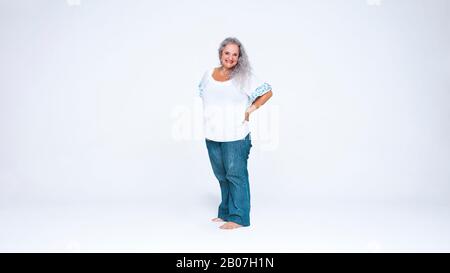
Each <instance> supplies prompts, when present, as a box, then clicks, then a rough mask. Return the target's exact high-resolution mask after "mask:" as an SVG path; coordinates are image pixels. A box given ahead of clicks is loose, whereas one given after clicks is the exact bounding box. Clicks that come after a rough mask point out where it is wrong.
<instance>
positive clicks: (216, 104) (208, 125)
mask: <svg viewBox="0 0 450 273" xmlns="http://www.w3.org/2000/svg"><path fill="white" fill-rule="evenodd" d="M213 72H214V68H212V69H209V70H207V71H206V72H205V73H204V75H203V77H202V79H201V81H200V83H199V85H198V91H199V96H200V97H201V98H202V100H203V125H204V126H203V130H204V134H205V138H207V139H209V140H213V141H218V142H228V141H235V140H240V139H243V138H245V137H246V136H247V134H248V133H249V132H250V129H249V125H248V122H247V121H245V110H246V109H247V107H248V106H250V105H251V104H252V103H253V101H254V100H256V98H258V97H259V96H261V95H263V94H265V93H267V92H269V91H270V90H272V87H271V86H270V85H269V84H268V83H266V82H263V81H261V80H259V79H258V78H257V77H256V76H255V75H253V74H251V77H250V79H249V84H248V85H247V88H245V89H244V90H241V89H239V88H237V87H236V86H235V84H234V82H233V80H228V81H217V80H215V79H214V78H213V77H212V74H213Z"/></svg>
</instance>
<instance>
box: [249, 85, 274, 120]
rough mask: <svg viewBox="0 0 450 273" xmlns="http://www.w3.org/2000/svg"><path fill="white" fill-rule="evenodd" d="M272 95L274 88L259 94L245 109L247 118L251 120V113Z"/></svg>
mask: <svg viewBox="0 0 450 273" xmlns="http://www.w3.org/2000/svg"><path fill="white" fill-rule="evenodd" d="M271 97H272V90H270V91H268V92H266V93H265V94H264V95H261V96H259V97H258V98H257V99H256V100H255V101H254V102H253V103H252V105H250V106H249V107H248V108H247V110H246V111H245V120H246V121H249V119H250V114H251V113H252V112H254V111H255V110H256V109H258V108H259V107H261V106H262V105H263V104H264V103H266V102H267V101H268V100H269V99H270V98H271Z"/></svg>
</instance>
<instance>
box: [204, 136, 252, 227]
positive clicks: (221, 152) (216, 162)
mask: <svg viewBox="0 0 450 273" xmlns="http://www.w3.org/2000/svg"><path fill="white" fill-rule="evenodd" d="M206 147H207V148H208V155H209V160H210V162H211V166H212V169H213V172H214V175H215V176H216V178H217V180H219V184H220V191H221V195H222V202H221V203H220V205H219V212H218V217H219V218H221V219H223V220H225V221H227V222H230V221H231V222H235V223H237V224H240V225H242V226H249V225H250V185H249V182H248V170H247V160H248V156H249V154H250V148H251V147H252V142H251V138H250V133H249V134H248V135H247V136H246V137H245V138H243V139H241V140H236V141H230V142H216V141H212V140H209V139H206Z"/></svg>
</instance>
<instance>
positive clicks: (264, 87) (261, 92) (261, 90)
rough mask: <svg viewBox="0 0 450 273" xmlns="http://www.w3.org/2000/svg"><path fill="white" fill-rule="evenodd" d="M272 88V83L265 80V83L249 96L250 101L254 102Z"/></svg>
mask: <svg viewBox="0 0 450 273" xmlns="http://www.w3.org/2000/svg"><path fill="white" fill-rule="evenodd" d="M270 90H272V86H270V84H268V83H266V82H265V83H264V84H262V85H261V86H259V87H258V88H256V89H255V91H253V92H252V94H251V95H250V96H249V101H250V102H251V103H253V102H254V101H255V100H256V99H257V98H258V97H259V96H262V95H264V94H265V93H267V92H269V91H270Z"/></svg>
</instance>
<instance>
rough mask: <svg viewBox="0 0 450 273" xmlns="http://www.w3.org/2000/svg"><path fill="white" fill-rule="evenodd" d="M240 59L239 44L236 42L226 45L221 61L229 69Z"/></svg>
mask: <svg viewBox="0 0 450 273" xmlns="http://www.w3.org/2000/svg"><path fill="white" fill-rule="evenodd" d="M238 60H239V46H238V45H236V44H232V43H230V44H228V45H226V46H225V47H224V49H223V51H222V55H221V56H220V63H221V64H222V66H223V67H225V68H227V69H231V68H233V67H234V66H235V65H236V64H237V63H238Z"/></svg>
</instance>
